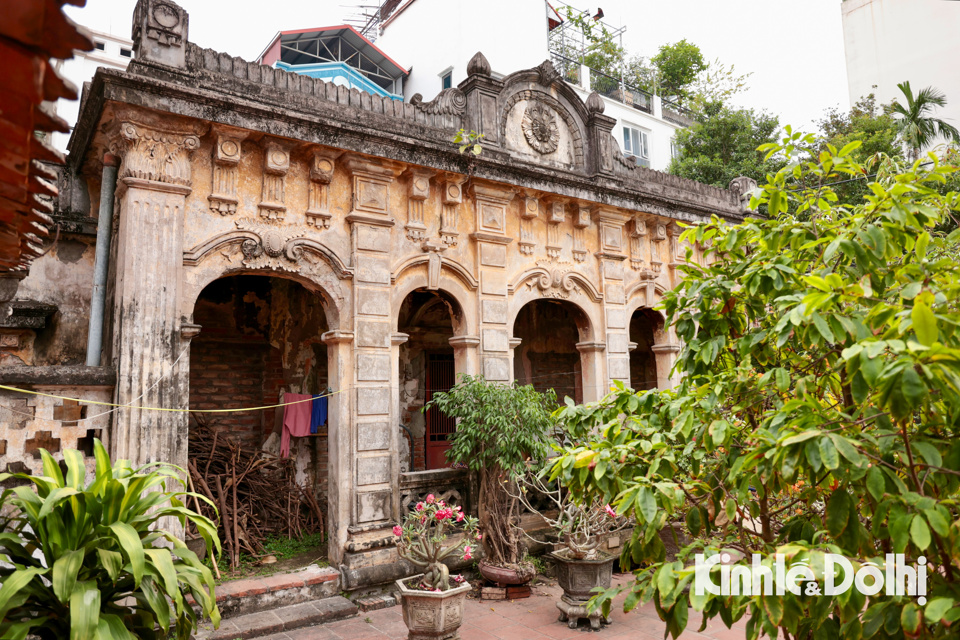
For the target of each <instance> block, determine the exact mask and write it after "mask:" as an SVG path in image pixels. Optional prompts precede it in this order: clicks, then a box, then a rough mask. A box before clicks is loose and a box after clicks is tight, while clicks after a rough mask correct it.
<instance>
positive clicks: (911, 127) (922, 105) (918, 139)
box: [887, 82, 960, 160]
mask: <svg viewBox="0 0 960 640" xmlns="http://www.w3.org/2000/svg"><path fill="white" fill-rule="evenodd" d="M897 87H898V88H899V89H900V91H901V93H903V97H904V98H905V99H906V105H903V104H900V101H899V100H894V101H893V102H892V103H891V104H890V106H889V107H888V109H887V112H888V113H890V114H892V115H893V116H894V117H895V118H896V119H897V127H898V129H899V131H900V137H901V139H902V140H903V142H904V143H905V144H906V145H907V150H908V154H909V156H910V159H911V160H916V159H917V157H919V155H920V151H922V150H923V148H924V147H926V146H928V145H929V144H930V143H932V142H933V141H934V140H936V139H937V138H941V137H943V138H952V139H953V141H954V142H957V143H960V131H958V130H957V128H956V127H954V126H953V125H952V124H950V123H948V122H947V121H945V120H941V119H940V118H935V117H933V110H934V109H937V108H940V107H945V106H947V97H946V96H945V95H944V94H943V92H942V91H940V90H939V89H936V88H935V87H927V88H926V89H921V90H920V91H919V92H918V93H917V95H916V96H914V95H913V90H912V89H910V83H909V82H901V83H900V84H898V85H897Z"/></svg>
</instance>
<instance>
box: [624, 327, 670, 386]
mask: <svg viewBox="0 0 960 640" xmlns="http://www.w3.org/2000/svg"><path fill="white" fill-rule="evenodd" d="M662 331H663V318H662V317H661V316H660V314H659V313H657V312H656V311H653V310H652V309H637V310H636V311H634V313H633V316H631V318H630V342H633V343H634V344H636V345H637V346H636V347H635V348H634V349H633V351H631V352H630V386H631V387H633V388H634V389H635V390H636V391H646V390H648V389H656V388H657V356H656V354H655V353H654V352H653V345H655V344H657V337H658V336H659V335H660V334H661V333H662Z"/></svg>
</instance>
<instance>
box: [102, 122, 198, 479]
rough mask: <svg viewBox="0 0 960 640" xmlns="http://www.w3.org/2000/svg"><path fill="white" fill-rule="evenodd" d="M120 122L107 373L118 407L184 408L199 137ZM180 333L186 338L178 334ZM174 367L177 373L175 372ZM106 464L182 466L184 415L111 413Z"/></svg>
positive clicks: (190, 131) (114, 145)
mask: <svg viewBox="0 0 960 640" xmlns="http://www.w3.org/2000/svg"><path fill="white" fill-rule="evenodd" d="M124 117H125V114H123V113H118V118H120V120H119V122H118V124H117V127H116V129H115V131H114V132H113V136H112V141H111V151H112V152H113V153H114V154H116V155H117V156H120V157H122V159H123V163H122V165H121V167H120V172H119V184H118V188H117V201H118V204H119V213H118V218H119V224H118V227H117V244H116V259H115V260H114V263H113V269H114V295H113V318H114V320H113V323H114V324H113V336H112V339H113V343H112V354H113V365H114V367H115V369H116V371H117V387H116V392H115V397H116V402H117V403H118V404H133V405H137V406H144V407H164V408H170V409H186V408H187V406H188V403H189V371H190V364H189V363H190V357H189V341H188V339H185V338H189V337H190V336H191V334H192V328H191V327H190V326H187V327H183V326H182V320H181V318H180V313H179V309H180V288H181V281H182V274H181V270H182V263H183V216H184V205H185V202H186V197H187V195H189V194H190V192H191V186H192V183H191V171H190V154H191V153H192V152H193V151H194V150H195V149H197V148H198V147H199V146H200V139H199V135H202V133H204V132H203V131H202V130H201V129H199V128H196V127H192V126H191V125H184V124H179V123H177V124H167V123H166V122H152V123H151V124H150V125H147V124H142V123H139V122H134V121H132V120H126V119H124ZM182 331H183V333H181V332H182ZM175 363H176V364H175ZM114 416H115V417H114V423H113V434H112V437H111V442H112V447H111V448H112V452H111V453H112V455H113V456H114V458H115V459H119V458H126V459H129V460H130V461H131V463H132V464H133V465H134V466H135V467H136V466H139V465H142V464H146V463H149V462H161V461H162V462H168V463H172V464H176V465H180V466H182V467H185V466H186V463H187V413H186V412H183V413H180V412H170V411H147V410H142V409H123V410H120V411H117V412H116V413H115V414H114Z"/></svg>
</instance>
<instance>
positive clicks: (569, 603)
mask: <svg viewBox="0 0 960 640" xmlns="http://www.w3.org/2000/svg"><path fill="white" fill-rule="evenodd" d="M550 558H551V559H552V560H553V561H554V562H555V563H556V564H557V583H558V584H559V585H560V587H561V588H562V589H563V596H562V597H561V598H560V602H558V603H557V608H558V609H560V622H566V623H567V624H568V625H569V626H570V628H571V629H575V628H576V627H577V623H578V622H579V620H580V618H587V619H588V620H589V621H590V627H591V628H592V629H599V628H600V624H601V623H603V624H609V623H610V622H609V620H606V619H605V618H603V617H602V614H601V613H600V610H599V609H597V610H596V611H594V612H592V613H590V612H588V611H587V607H586V603H587V601H588V600H589V599H590V598H592V597H593V593H591V592H592V591H593V590H594V589H596V588H597V587H602V588H603V589H609V588H610V583H611V581H612V580H613V561H614V560H615V559H616V558H614V556H611V555H604V556H602V557H600V558H598V559H596V560H578V559H575V558H568V557H566V556H565V555H563V554H560V553H556V552H554V553H551V554H550Z"/></svg>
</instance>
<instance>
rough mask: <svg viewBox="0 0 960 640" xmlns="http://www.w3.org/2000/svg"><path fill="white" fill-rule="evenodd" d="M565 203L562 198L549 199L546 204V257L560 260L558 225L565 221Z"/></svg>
mask: <svg viewBox="0 0 960 640" xmlns="http://www.w3.org/2000/svg"><path fill="white" fill-rule="evenodd" d="M566 207H567V201H566V200H565V199H564V198H550V200H549V201H548V203H547V257H549V258H550V259H551V260H559V259H560V251H561V250H562V247H561V245H560V232H561V229H560V225H561V224H563V223H564V221H566V219H567V214H566Z"/></svg>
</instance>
